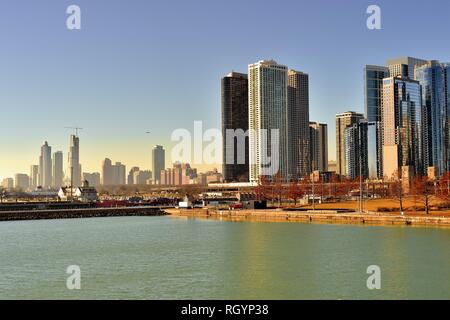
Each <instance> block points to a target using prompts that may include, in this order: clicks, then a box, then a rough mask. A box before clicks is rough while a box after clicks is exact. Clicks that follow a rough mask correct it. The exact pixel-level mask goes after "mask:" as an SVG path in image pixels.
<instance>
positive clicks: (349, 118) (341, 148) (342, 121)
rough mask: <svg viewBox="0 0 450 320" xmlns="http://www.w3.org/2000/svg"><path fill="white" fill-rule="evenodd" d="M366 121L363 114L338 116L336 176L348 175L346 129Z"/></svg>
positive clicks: (348, 113)
mask: <svg viewBox="0 0 450 320" xmlns="http://www.w3.org/2000/svg"><path fill="white" fill-rule="evenodd" d="M361 119H364V115H362V114H361V113H357V112H353V111H347V112H344V113H340V114H337V115H336V174H338V175H342V176H346V175H347V162H346V156H345V155H346V150H347V148H346V146H345V129H346V128H347V127H348V126H351V125H353V124H355V123H359V121H360V120H361Z"/></svg>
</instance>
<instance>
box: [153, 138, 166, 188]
mask: <svg viewBox="0 0 450 320" xmlns="http://www.w3.org/2000/svg"><path fill="white" fill-rule="evenodd" d="M152 161H153V168H152V171H153V174H154V175H155V177H154V183H155V184H160V181H161V170H164V168H165V166H166V151H165V150H164V148H163V147H162V146H155V147H154V148H153V150H152Z"/></svg>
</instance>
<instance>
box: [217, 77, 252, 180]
mask: <svg viewBox="0 0 450 320" xmlns="http://www.w3.org/2000/svg"><path fill="white" fill-rule="evenodd" d="M221 91H222V92H221V93H222V110H221V111H222V137H223V145H222V148H223V149H222V150H223V153H222V157H223V159H222V172H223V177H224V180H225V181H226V182H236V181H248V179H249V137H248V127H249V123H248V114H249V113H248V110H249V109H248V76H247V74H244V73H238V72H231V73H229V74H227V75H226V76H225V77H223V78H222V79H221ZM231 133H233V134H232V135H231Z"/></svg>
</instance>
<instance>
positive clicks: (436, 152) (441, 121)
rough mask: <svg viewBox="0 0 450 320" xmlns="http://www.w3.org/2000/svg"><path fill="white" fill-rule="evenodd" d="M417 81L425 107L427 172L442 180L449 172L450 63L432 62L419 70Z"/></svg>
mask: <svg viewBox="0 0 450 320" xmlns="http://www.w3.org/2000/svg"><path fill="white" fill-rule="evenodd" d="M416 80H417V81H419V83H420V85H421V86H422V104H423V108H424V112H425V114H426V116H425V117H424V119H426V120H425V121H426V124H427V125H426V129H427V134H426V137H427V138H428V139H427V140H426V141H424V144H426V145H427V150H428V154H427V157H426V158H425V159H424V161H425V164H424V165H425V169H427V171H428V169H431V171H432V172H433V175H434V176H436V177H440V176H442V175H443V174H444V172H446V171H450V147H449V146H450V140H449V139H450V130H449V123H450V98H449V97H450V96H449V94H450V82H449V80H450V64H448V63H439V62H438V61H435V60H432V61H429V62H428V63H427V64H425V65H423V66H421V67H418V68H416Z"/></svg>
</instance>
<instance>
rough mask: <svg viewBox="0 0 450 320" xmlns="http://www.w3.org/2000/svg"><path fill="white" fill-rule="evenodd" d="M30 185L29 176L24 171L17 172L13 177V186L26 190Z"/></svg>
mask: <svg viewBox="0 0 450 320" xmlns="http://www.w3.org/2000/svg"><path fill="white" fill-rule="evenodd" d="M29 187H30V177H29V176H28V175H27V174H24V173H17V174H16V175H15V177H14V188H15V189H16V190H23V191H26V190H27V189H28V188H29Z"/></svg>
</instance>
